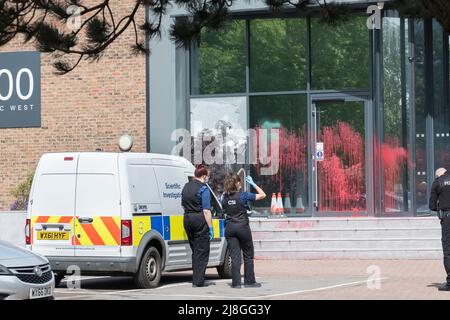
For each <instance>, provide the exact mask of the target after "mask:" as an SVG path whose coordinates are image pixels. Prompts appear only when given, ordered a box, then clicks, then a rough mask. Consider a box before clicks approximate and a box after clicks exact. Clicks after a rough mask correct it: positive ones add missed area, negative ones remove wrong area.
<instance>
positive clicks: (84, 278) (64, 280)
mask: <svg viewBox="0 0 450 320" xmlns="http://www.w3.org/2000/svg"><path fill="white" fill-rule="evenodd" d="M106 278H111V277H110V276H102V277H81V278H80V279H77V281H84V280H94V279H106ZM67 281H68V280H66V279H63V280H61V283H63V282H67Z"/></svg>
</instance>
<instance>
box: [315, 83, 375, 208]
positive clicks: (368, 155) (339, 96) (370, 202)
mask: <svg viewBox="0 0 450 320" xmlns="http://www.w3.org/2000/svg"><path fill="white" fill-rule="evenodd" d="M308 100H309V101H308V115H309V116H308V127H309V138H308V139H309V150H308V152H309V154H310V157H308V162H309V163H308V166H309V168H310V169H309V170H310V174H309V203H310V204H311V206H310V207H311V213H312V216H320V217H326V216H330V217H335V216H336V214H335V213H333V212H320V214H319V211H318V196H319V195H318V190H317V161H316V157H315V149H316V142H317V137H316V132H317V123H316V122H317V118H316V114H315V112H316V103H317V102H326V101H340V102H363V103H364V127H365V154H364V155H365V166H366V168H365V176H366V207H367V211H366V213H365V214H364V215H365V216H368V217H369V216H374V212H375V210H374V192H375V190H374V163H373V161H372V159H374V123H373V119H374V117H373V115H372V113H373V108H372V101H371V99H370V94H369V93H368V92H367V91H360V92H357V91H351V92H338V93H337V92H333V93H312V94H310V95H309V99H308ZM325 156H326V155H325ZM353 215H354V213H352V212H351V211H349V212H342V213H339V216H340V217H341V216H353Z"/></svg>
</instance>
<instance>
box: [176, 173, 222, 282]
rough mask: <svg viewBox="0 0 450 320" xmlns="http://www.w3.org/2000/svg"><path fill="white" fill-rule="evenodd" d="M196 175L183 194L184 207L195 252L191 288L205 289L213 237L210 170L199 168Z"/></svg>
mask: <svg viewBox="0 0 450 320" xmlns="http://www.w3.org/2000/svg"><path fill="white" fill-rule="evenodd" d="M194 176H195V178H194V179H192V180H191V181H189V182H188V183H186V185H185V186H184V188H183V190H182V192H181V205H182V206H183V208H184V229H185V230H186V234H187V236H188V239H189V246H190V247H191V250H192V269H193V273H194V274H193V278H192V286H193V287H203V286H205V272H206V267H207V265H208V260H209V243H210V240H211V239H212V238H213V236H214V230H213V227H212V217H211V210H210V209H211V193H210V191H209V188H208V187H207V185H206V183H207V182H208V180H209V171H208V169H207V168H206V167H205V166H204V165H198V166H196V169H195V173H194Z"/></svg>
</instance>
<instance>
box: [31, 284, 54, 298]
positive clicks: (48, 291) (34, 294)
mask: <svg viewBox="0 0 450 320" xmlns="http://www.w3.org/2000/svg"><path fill="white" fill-rule="evenodd" d="M52 295H53V293H52V287H43V288H31V289H30V299H38V298H45V297H51V296H52Z"/></svg>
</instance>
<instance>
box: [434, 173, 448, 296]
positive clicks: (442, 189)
mask: <svg viewBox="0 0 450 320" xmlns="http://www.w3.org/2000/svg"><path fill="white" fill-rule="evenodd" d="M429 208H430V210H432V211H437V212H438V217H439V219H440V220H441V226H442V249H443V251H444V267H445V271H446V272H447V282H446V283H445V284H443V285H441V286H440V287H439V290H440V291H450V174H449V173H448V172H447V170H446V169H444V168H439V169H437V170H436V180H435V181H434V182H433V185H432V187H431V194H430V203H429Z"/></svg>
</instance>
